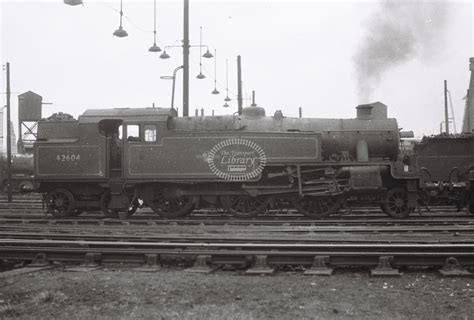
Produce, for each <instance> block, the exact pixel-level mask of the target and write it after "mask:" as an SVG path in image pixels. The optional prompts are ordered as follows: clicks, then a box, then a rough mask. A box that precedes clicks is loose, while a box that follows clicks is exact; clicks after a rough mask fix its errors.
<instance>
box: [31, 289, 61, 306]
mask: <svg viewBox="0 0 474 320" xmlns="http://www.w3.org/2000/svg"><path fill="white" fill-rule="evenodd" d="M66 299H67V296H66V295H65V294H64V293H62V292H61V291H48V290H46V291H41V292H39V293H37V294H36V295H35V296H34V297H33V298H32V301H33V303H35V304H47V303H62V302H64V301H65V300H66Z"/></svg>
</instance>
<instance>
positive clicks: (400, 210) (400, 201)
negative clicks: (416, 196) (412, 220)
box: [382, 187, 412, 219]
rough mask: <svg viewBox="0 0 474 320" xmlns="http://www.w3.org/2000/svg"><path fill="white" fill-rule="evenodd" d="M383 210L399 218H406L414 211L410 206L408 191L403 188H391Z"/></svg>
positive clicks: (385, 198)
mask: <svg viewBox="0 0 474 320" xmlns="http://www.w3.org/2000/svg"><path fill="white" fill-rule="evenodd" d="M382 209H383V211H384V212H385V213H386V214H388V215H389V216H391V217H393V218H397V219H402V218H406V217H408V216H409V215H410V212H411V211H412V210H411V208H410V207H409V206H408V192H407V191H406V190H405V189H403V188H398V187H397V188H393V189H390V190H389V191H388V192H387V193H386V194H385V197H384V201H383V204H382Z"/></svg>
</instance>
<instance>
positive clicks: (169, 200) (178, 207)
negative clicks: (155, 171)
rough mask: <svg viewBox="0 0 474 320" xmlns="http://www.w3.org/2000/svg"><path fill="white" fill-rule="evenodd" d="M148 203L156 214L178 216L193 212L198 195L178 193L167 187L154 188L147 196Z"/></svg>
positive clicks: (167, 216)
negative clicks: (161, 188)
mask: <svg viewBox="0 0 474 320" xmlns="http://www.w3.org/2000/svg"><path fill="white" fill-rule="evenodd" d="M146 203H147V204H148V206H149V207H150V208H151V209H152V210H153V212H155V213H156V214H158V215H160V216H162V217H166V218H176V217H183V216H186V215H188V214H191V212H192V211H193V210H194V206H195V204H196V203H197V197H195V196H186V195H181V196H180V195H176V194H175V193H174V192H171V191H170V190H166V189H163V190H159V189H153V190H152V192H149V194H148V195H147V196H146Z"/></svg>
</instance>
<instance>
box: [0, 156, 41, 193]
mask: <svg viewBox="0 0 474 320" xmlns="http://www.w3.org/2000/svg"><path fill="white" fill-rule="evenodd" d="M7 163H8V162H7V158H6V157H0V185H1V192H3V193H7V190H8V174H7ZM11 170H12V192H15V193H27V192H31V191H33V155H31V154H16V155H14V156H13V157H12V162H11Z"/></svg>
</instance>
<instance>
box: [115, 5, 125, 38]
mask: <svg viewBox="0 0 474 320" xmlns="http://www.w3.org/2000/svg"><path fill="white" fill-rule="evenodd" d="M122 7H123V4H122V0H120V25H119V28H118V29H117V30H115V31H114V33H113V35H114V36H116V37H119V38H123V37H126V36H128V33H127V31H125V30H124V29H123V28H122V16H123V11H122Z"/></svg>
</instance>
